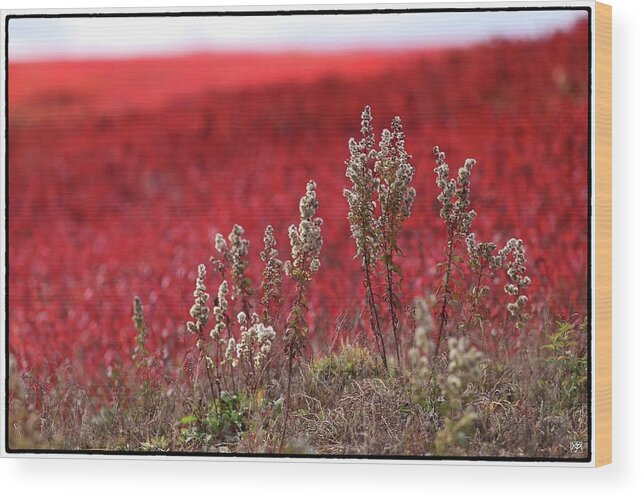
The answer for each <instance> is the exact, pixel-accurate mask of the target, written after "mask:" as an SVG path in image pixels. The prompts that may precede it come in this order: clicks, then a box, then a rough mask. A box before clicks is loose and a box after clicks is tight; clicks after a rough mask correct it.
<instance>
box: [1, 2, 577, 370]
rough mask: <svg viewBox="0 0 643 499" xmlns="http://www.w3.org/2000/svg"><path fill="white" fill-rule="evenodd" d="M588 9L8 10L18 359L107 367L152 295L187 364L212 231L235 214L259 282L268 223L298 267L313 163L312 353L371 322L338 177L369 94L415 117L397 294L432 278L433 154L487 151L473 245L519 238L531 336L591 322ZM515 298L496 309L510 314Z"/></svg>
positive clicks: (409, 119) (156, 329) (161, 343)
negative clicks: (552, 325)
mask: <svg viewBox="0 0 643 499" xmlns="http://www.w3.org/2000/svg"><path fill="white" fill-rule="evenodd" d="M587 24H588V23H587V14H586V12H585V11H582V10H576V11H575V10H559V11H543V10H537V11H533V10H532V11H517V12H475V13H464V12H459V13H435V12H433V13H424V14H409V13H406V14H377V15H375V14H370V15H324V16H312V15H311V16H307V15H306V16H301V15H298V16H283V17H282V16H268V17H266V16H255V17H253V16H251V17H243V18H238V17H228V16H223V17H192V16H188V17H134V18H128V17H126V18H47V19H37V18H30V19H11V20H10V21H9V73H8V82H9V88H8V91H9V143H8V145H9V176H8V192H9V220H8V224H9V238H8V245H9V285H10V287H9V332H10V350H11V352H12V353H14V354H15V355H16V357H17V359H18V360H19V362H20V363H21V365H22V366H23V367H27V366H33V365H37V364H38V363H40V362H42V361H44V360H49V361H52V362H54V363H57V362H62V361H65V360H69V361H71V362H73V363H76V364H79V365H80V366H82V368H83V369H84V370H85V372H87V373H88V378H92V377H94V374H95V375H96V376H95V377H96V379H100V378H101V377H102V376H104V374H105V372H107V371H108V370H109V369H110V367H111V366H113V365H114V364H115V363H118V362H123V361H125V362H126V361H127V359H128V358H129V355H130V354H131V351H132V349H133V347H134V340H133V338H134V334H135V332H134V329H133V326H132V323H131V303H132V298H133V296H134V295H139V296H141V298H142V300H143V303H144V305H145V310H146V320H147V321H148V325H149V328H150V331H151V334H150V341H151V343H152V346H153V347H154V348H158V349H161V350H162V351H163V354H164V355H165V356H166V357H167V358H168V359H169V360H170V361H172V362H176V363H177V364H178V363H180V359H181V358H182V356H183V355H184V354H185V352H186V349H187V348H189V344H190V342H189V341H186V338H185V335H184V327H185V321H186V320H187V319H188V318H189V315H188V311H189V308H190V306H191V304H192V301H193V298H192V291H193V289H194V278H195V277H196V267H197V265H198V264H199V263H207V261H208V259H209V257H210V255H212V254H213V253H214V248H213V244H212V241H213V238H214V235H215V234H216V233H217V232H221V233H223V234H224V235H227V234H228V233H229V232H230V230H231V228H232V224H234V223H238V224H241V225H243V227H244V228H245V229H246V234H245V236H246V237H247V238H248V239H250V243H251V246H250V251H251V255H250V256H251V259H252V261H253V264H252V266H251V269H250V271H251V274H252V276H253V278H254V281H255V283H257V282H258V281H259V275H260V271H261V266H260V263H261V262H260V261H259V258H258V253H259V251H260V249H261V247H262V240H261V238H262V234H263V230H264V228H265V226H266V225H267V224H269V223H270V224H272V225H274V226H275V229H276V236H277V240H278V244H279V249H280V251H281V256H282V259H287V258H288V252H289V247H288V239H287V227H288V226H289V225H290V224H292V223H297V222H298V208H297V206H298V200H299V197H300V196H301V195H302V194H303V192H304V190H305V184H306V181H307V180H308V179H310V178H314V179H315V180H316V181H317V182H318V185H319V187H318V197H319V201H320V204H321V207H320V211H319V215H320V216H321V217H322V218H324V220H325V223H324V227H323V235H324V248H323V253H322V269H321V270H320V273H319V275H318V276H317V278H316V281H315V283H314V285H313V290H312V297H311V300H312V302H311V307H310V311H309V320H310V322H311V324H313V325H314V329H313V331H314V337H315V338H316V341H317V348H323V347H324V345H325V344H327V340H328V338H330V337H334V336H336V335H338V334H339V335H342V334H349V333H352V332H354V331H347V330H344V329H343V328H344V325H345V324H346V320H345V317H346V316H350V315H354V316H359V315H360V310H361V308H362V302H361V295H362V293H361V292H357V291H356V290H361V275H360V269H359V265H358V263H357V261H356V260H354V259H353V256H354V253H355V249H354V245H353V242H352V241H351V240H350V239H349V228H348V222H347V220H346V212H347V207H346V201H345V199H344V198H343V196H342V189H343V188H344V187H346V186H347V185H348V184H347V182H348V181H347V179H346V178H345V176H344V173H345V164H344V161H345V160H346V159H347V158H348V149H347V142H348V139H349V137H353V136H357V135H358V134H359V127H360V113H361V111H362V109H363V107H364V106H365V105H366V104H368V105H370V106H371V107H372V110H373V115H374V125H375V129H376V131H380V130H381V129H382V128H384V127H387V126H389V124H390V121H391V119H392V118H393V117H394V116H397V115H399V116H400V117H401V118H402V120H403V123H404V126H405V129H406V131H407V151H408V152H409V153H410V154H411V155H412V157H413V159H412V164H413V165H414V166H415V168H416V171H417V173H416V177H415V179H414V181H413V184H414V186H415V188H416V190H417V192H418V195H417V198H416V202H415V204H414V208H413V214H412V216H411V218H410V219H409V220H408V221H407V222H406V223H405V230H404V232H403V234H402V236H401V237H402V240H401V243H400V247H401V249H402V251H403V252H404V255H405V256H404V259H403V262H402V265H401V266H402V270H403V272H404V284H403V286H404V287H403V295H404V299H405V301H407V302H409V303H410V302H411V301H412V299H413V297H414V296H416V295H426V294H428V293H431V292H435V291H436V289H437V287H438V286H439V276H438V275H437V274H436V270H435V267H436V264H437V263H438V262H439V261H440V259H441V258H442V257H443V249H444V245H445V242H446V238H445V229H444V227H443V224H442V221H441V220H440V219H439V216H438V213H439V206H438V203H437V201H436V196H437V194H438V188H437V186H436V184H435V174H434V173H433V167H434V165H433V158H432V153H431V151H432V148H433V146H434V145H439V146H440V148H441V149H442V150H444V151H445V152H446V153H447V160H448V161H449V163H450V164H451V165H452V172H455V171H456V170H457V168H458V167H459V166H460V165H461V164H462V163H463V161H464V160H465V159H466V158H469V157H474V158H476V159H477V160H478V164H477V165H476V167H475V171H474V174H473V177H472V208H473V209H475V210H476V211H477V212H478V218H477V219H476V221H475V223H474V226H473V231H474V232H475V233H476V236H477V238H478V240H491V241H494V242H496V244H498V245H499V246H501V245H504V243H505V242H506V240H507V239H509V238H511V237H521V238H523V239H524V241H525V244H526V247H527V258H528V265H529V269H530V270H529V271H530V272H531V275H532V278H533V284H532V286H531V288H530V295H529V296H530V305H531V306H532V312H533V316H534V317H535V319H534V322H533V324H532V326H531V328H532V332H533V334H542V328H543V324H544V323H545V322H546V320H550V318H551V317H556V316H559V317H566V318H571V319H574V320H577V319H580V320H582V318H583V317H584V316H585V315H586V314H587V309H586V307H587V303H586V301H587V256H588V253H587V244H588V243H587V241H588V239H587V229H588V216H587V213H588V207H587V205H588V136H589V133H588V48H589V47H588V25H587ZM206 286H208V288H209V290H210V292H212V293H213V292H214V290H215V289H216V287H217V286H218V281H215V280H214V279H212V280H210V281H206ZM501 287H502V286H499V288H500V289H501ZM502 300H505V298H504V297H503V296H502V293H500V294H499V295H498V296H497V303H496V306H495V307H492V309H491V310H490V311H489V313H491V314H495V315H496V316H498V317H500V318H501V317H502V316H503V314H505V308H504V305H505V302H504V301H502ZM500 322H502V321H500ZM492 333H493V334H495V335H497V334H503V331H489V334H492ZM407 337H410V335H407Z"/></svg>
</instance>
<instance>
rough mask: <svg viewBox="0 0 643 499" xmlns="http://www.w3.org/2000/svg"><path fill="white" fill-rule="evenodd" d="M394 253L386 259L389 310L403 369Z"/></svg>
mask: <svg viewBox="0 0 643 499" xmlns="http://www.w3.org/2000/svg"><path fill="white" fill-rule="evenodd" d="M392 263H393V252H392V251H389V252H388V255H387V257H386V291H387V294H388V308H389V311H390V313H391V326H392V328H393V338H394V340H395V355H396V357H397V365H398V367H399V368H400V369H401V368H402V357H401V355H400V336H399V321H398V318H397V312H396V310H395V292H394V290H393V284H394V283H393V268H392V267H393V266H392Z"/></svg>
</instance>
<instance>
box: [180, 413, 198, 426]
mask: <svg viewBox="0 0 643 499" xmlns="http://www.w3.org/2000/svg"><path fill="white" fill-rule="evenodd" d="M196 421H197V417H196V416H195V415H194V414H190V415H189V416H185V417H183V418H181V423H182V424H191V423H195V422H196Z"/></svg>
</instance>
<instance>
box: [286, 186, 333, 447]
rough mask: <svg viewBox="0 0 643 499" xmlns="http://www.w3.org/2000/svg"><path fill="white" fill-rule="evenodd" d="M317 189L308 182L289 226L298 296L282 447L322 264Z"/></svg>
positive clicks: (290, 265) (289, 329) (289, 338)
mask: <svg viewBox="0 0 643 499" xmlns="http://www.w3.org/2000/svg"><path fill="white" fill-rule="evenodd" d="M316 189H317V184H316V183H315V182H314V181H313V180H310V181H309V182H308V184H307V185H306V194H304V196H303V197H302V198H301V200H300V201H299V218H300V220H299V225H298V226H295V225H291V226H290V228H289V229H288V235H289V236H290V250H291V256H292V259H291V260H289V261H287V262H286V263H285V266H284V269H285V272H286V275H287V276H289V277H290V278H291V279H292V280H293V281H294V283H295V299H294V302H293V304H292V307H291V309H290V315H289V316H288V321H287V323H286V333H285V335H284V343H285V349H286V355H287V357H288V371H287V377H288V379H287V386H286V402H285V410H284V424H283V430H282V434H281V441H280V444H279V448H280V449H281V448H282V447H283V444H284V440H285V438H286V428H287V424H288V415H289V411H290V393H291V385H292V369H293V363H294V361H295V358H296V357H297V356H298V355H300V354H301V351H302V349H303V347H304V345H305V341H306V338H307V336H308V323H307V321H306V310H307V302H308V290H309V287H310V282H311V281H312V278H313V276H314V275H315V274H316V273H317V271H318V270H319V267H320V261H319V254H320V252H321V248H322V244H323V239H322V235H321V226H322V223H323V220H322V219H321V218H319V217H317V216H316V214H317V210H318V209H319V202H318V201H317V190H316Z"/></svg>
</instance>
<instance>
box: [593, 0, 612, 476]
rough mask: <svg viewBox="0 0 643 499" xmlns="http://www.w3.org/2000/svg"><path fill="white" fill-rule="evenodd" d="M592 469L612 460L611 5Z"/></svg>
mask: <svg viewBox="0 0 643 499" xmlns="http://www.w3.org/2000/svg"><path fill="white" fill-rule="evenodd" d="M595 13H596V14H595V15H596V34H595V44H596V49H595V50H596V80H595V81H596V170H595V171H596V294H595V300H596V317H595V321H594V324H595V327H594V331H595V332H594V337H595V345H596V363H595V369H596V371H595V375H596V385H595V387H594V389H595V394H596V406H595V413H596V419H595V422H596V447H595V449H596V459H595V463H596V466H603V465H605V464H609V463H611V462H612V7H611V6H610V5H607V4H603V3H599V2H596V9H595Z"/></svg>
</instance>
